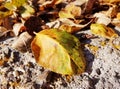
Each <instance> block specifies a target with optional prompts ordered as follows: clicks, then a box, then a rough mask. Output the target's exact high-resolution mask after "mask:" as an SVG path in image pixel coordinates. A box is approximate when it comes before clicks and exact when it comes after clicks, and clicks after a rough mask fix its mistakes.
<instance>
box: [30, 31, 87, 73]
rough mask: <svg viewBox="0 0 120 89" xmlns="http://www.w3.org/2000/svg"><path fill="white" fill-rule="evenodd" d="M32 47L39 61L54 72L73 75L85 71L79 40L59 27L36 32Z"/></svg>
mask: <svg viewBox="0 0 120 89" xmlns="http://www.w3.org/2000/svg"><path fill="white" fill-rule="evenodd" d="M31 48H32V51H33V54H34V56H35V59H36V61H37V63H38V64H39V65H41V66H43V67H45V68H47V69H49V70H51V71H53V72H56V73H60V74H64V75H72V74H78V73H79V74H80V73H82V72H84V71H85V58H84V55H83V53H82V50H81V48H80V42H79V40H78V39H77V38H76V37H74V36H73V35H71V34H69V33H67V32H65V31H60V30H57V29H49V30H43V31H41V32H39V33H37V34H36V37H35V38H34V40H33V41H32V43H31Z"/></svg>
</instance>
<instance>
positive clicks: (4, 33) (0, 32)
mask: <svg viewBox="0 0 120 89" xmlns="http://www.w3.org/2000/svg"><path fill="white" fill-rule="evenodd" d="M11 31H12V30H7V29H6V28H5V27H2V26H0V37H2V36H7V33H8V32H11Z"/></svg>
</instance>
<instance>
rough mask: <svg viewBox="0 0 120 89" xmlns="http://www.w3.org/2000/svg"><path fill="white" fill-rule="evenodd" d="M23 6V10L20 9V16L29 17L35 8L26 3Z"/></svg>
mask: <svg viewBox="0 0 120 89" xmlns="http://www.w3.org/2000/svg"><path fill="white" fill-rule="evenodd" d="M23 7H24V10H21V16H22V17H23V18H26V17H30V16H31V15H32V14H33V13H34V12H35V10H34V9H33V8H32V7H31V6H30V5H27V4H26V5H24V6H23Z"/></svg>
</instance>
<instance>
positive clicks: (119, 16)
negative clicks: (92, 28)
mask: <svg viewBox="0 0 120 89" xmlns="http://www.w3.org/2000/svg"><path fill="white" fill-rule="evenodd" d="M117 19H119V20H120V12H119V13H117Z"/></svg>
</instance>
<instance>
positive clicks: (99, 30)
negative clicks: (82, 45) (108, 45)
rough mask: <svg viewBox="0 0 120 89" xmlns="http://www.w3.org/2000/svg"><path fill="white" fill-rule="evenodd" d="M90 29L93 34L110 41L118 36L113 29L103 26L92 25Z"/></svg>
mask: <svg viewBox="0 0 120 89" xmlns="http://www.w3.org/2000/svg"><path fill="white" fill-rule="evenodd" d="M90 29H91V32H92V33H93V34H95V35H98V36H102V37H105V38H108V39H111V38H114V37H117V36H118V35H117V34H116V33H115V31H114V30H113V29H112V28H110V27H107V26H105V25H103V24H91V26H90Z"/></svg>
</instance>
